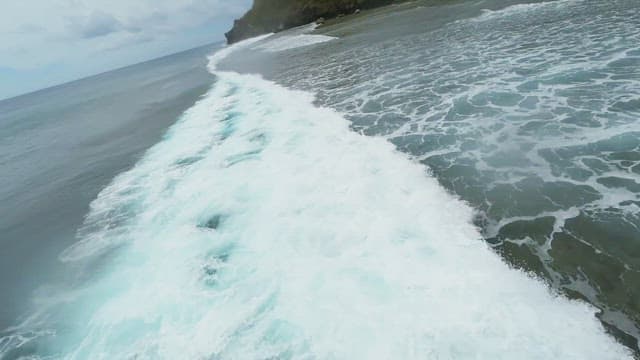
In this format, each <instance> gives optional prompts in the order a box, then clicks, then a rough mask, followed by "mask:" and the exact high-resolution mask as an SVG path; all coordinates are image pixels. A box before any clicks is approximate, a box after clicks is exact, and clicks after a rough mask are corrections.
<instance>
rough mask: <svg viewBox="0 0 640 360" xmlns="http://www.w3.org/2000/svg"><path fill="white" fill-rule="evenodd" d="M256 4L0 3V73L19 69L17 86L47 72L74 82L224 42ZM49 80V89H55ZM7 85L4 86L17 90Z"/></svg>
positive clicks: (175, 0)
mask: <svg viewBox="0 0 640 360" xmlns="http://www.w3.org/2000/svg"><path fill="white" fill-rule="evenodd" d="M251 2H252V0H20V1H4V2H3V4H2V5H1V6H0V34H1V35H0V68H5V69H13V70H15V71H14V72H13V73H12V74H14V75H15V76H13V77H12V78H11V81H13V82H19V80H16V79H19V77H20V76H23V75H25V76H26V74H28V73H29V72H31V73H33V74H34V76H33V77H34V78H41V77H42V76H41V75H42V74H43V72H42V71H43V69H48V70H47V71H56V72H60V71H63V69H66V70H64V71H66V72H67V73H65V75H64V76H62V75H61V74H58V73H56V74H52V75H55V76H51V77H48V78H50V79H53V78H55V79H61V78H63V77H66V78H67V79H68V80H72V79H74V78H78V77H81V76H86V75H89V74H91V73H96V72H101V71H106V70H109V69H112V68H114V67H119V66H124V65H128V64H132V63H135V62H139V61H143V60H148V59H151V58H154V57H158V56H162V55H167V54H169V53H172V52H176V51H180V50H185V49H187V48H190V47H195V46H198V45H201V44H205V43H211V42H214V41H218V40H222V39H223V32H224V31H226V30H227V29H228V28H229V27H230V26H231V24H232V21H233V19H234V18H237V17H239V16H240V15H241V14H242V13H243V12H245V11H246V10H247V9H248V8H249V6H250V5H251ZM53 65H55V66H53ZM16 74H17V75H16ZM35 75H37V76H35ZM42 78H43V84H44V85H51V84H50V83H46V81H45V80H46V79H44V77H42ZM3 80H5V81H4V83H3V84H0V88H2V87H4V88H5V89H6V88H7V86H11V85H10V84H9V85H7V84H6V82H7V81H6V79H3ZM48 81H49V82H51V81H53V80H48ZM56 81H58V80H56ZM18 85H19V84H16V87H18ZM44 85H43V86H44Z"/></svg>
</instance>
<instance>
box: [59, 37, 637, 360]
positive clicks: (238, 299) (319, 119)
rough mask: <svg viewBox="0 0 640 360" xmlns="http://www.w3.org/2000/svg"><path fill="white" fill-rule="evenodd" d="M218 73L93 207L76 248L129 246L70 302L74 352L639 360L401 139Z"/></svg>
mask: <svg viewBox="0 0 640 360" xmlns="http://www.w3.org/2000/svg"><path fill="white" fill-rule="evenodd" d="M254 41H255V39H254V40H250V41H248V42H245V43H241V44H239V45H234V46H232V47H229V48H228V51H233V49H237V48H241V47H244V46H247V44H251V43H253V42H254ZM228 51H227V52H228ZM222 56H223V55H217V56H213V57H212V66H211V67H212V68H214V69H215V63H216V62H217V61H220V60H221V58H222ZM216 75H217V78H218V81H217V82H216V84H215V85H214V87H213V88H212V89H211V91H210V92H209V93H208V94H207V96H206V97H205V98H204V99H202V100H201V101H199V102H198V103H197V104H196V105H195V106H194V107H193V108H191V109H190V110H188V111H187V112H186V113H185V114H184V116H183V117H182V119H181V120H180V121H179V122H178V123H176V124H175V125H174V126H173V127H172V128H171V129H170V130H169V132H168V133H167V135H166V136H165V139H164V140H163V141H162V142H160V143H159V144H157V145H156V146H154V147H153V148H152V149H150V150H149V151H148V153H147V154H146V155H145V157H144V158H143V159H142V160H141V161H140V162H139V163H138V164H137V166H135V167H134V168H133V169H131V170H130V171H127V172H125V173H123V174H122V175H120V176H119V177H118V178H116V179H115V180H114V182H113V183H112V184H111V185H109V186H108V187H107V188H106V189H105V190H104V191H102V193H101V194H100V195H99V198H98V199H97V200H96V201H95V202H94V203H93V204H92V209H91V214H90V215H89V217H88V219H87V223H86V227H85V240H84V242H82V246H78V247H76V248H74V250H73V251H72V253H73V258H74V259H76V260H79V259H83V258H84V259H90V258H92V257H94V256H95V254H100V253H101V254H104V253H105V251H107V250H109V249H115V248H117V249H118V251H117V252H115V253H114V254H113V255H112V258H111V260H110V261H109V265H108V266H106V267H103V268H102V269H103V271H102V276H101V277H99V278H97V279H95V280H93V281H92V283H91V284H90V285H88V286H87V287H86V288H85V289H80V290H78V291H77V292H76V295H75V296H76V298H74V299H72V300H69V299H67V300H66V301H67V302H68V303H69V305H68V307H67V308H66V311H65V312H63V313H61V316H63V317H64V318H65V319H66V321H67V322H70V323H71V324H72V327H74V328H76V329H77V330H79V331H78V332H77V337H76V338H73V339H68V338H67V339H65V341H64V343H63V344H59V347H61V348H62V349H63V350H60V351H59V352H60V353H63V354H65V358H69V359H76V358H77V359H80V358H91V359H102V358H105V359H106V358H109V359H112V358H137V359H158V358H168V359H175V358H191V359H195V358H222V359H265V358H291V359H328V358H334V359H418V358H420V359H423V358H434V359H435V358H438V359H471V358H474V359H477V358H482V359H514V358H517V359H551V358H561V359H580V360H584V359H594V360H595V359H597V360H603V359H605V360H606V359H611V360H614V359H615V360H619V359H624V358H630V357H629V355H628V354H627V352H626V351H625V350H624V349H623V348H622V347H621V346H620V345H618V344H617V343H616V342H615V341H614V340H612V339H611V338H610V337H608V336H607V335H606V334H605V332H604V330H603V328H602V326H601V325H600V323H599V322H598V321H597V320H596V318H595V317H594V312H595V309H593V308H592V307H590V306H587V305H585V304H583V303H580V302H573V301H569V300H567V299H564V298H560V297H557V296H555V295H553V294H551V293H550V292H549V290H548V289H547V288H546V287H545V286H544V285H543V284H542V283H540V282H538V281H536V280H535V279H532V278H530V277H528V276H527V275H525V274H524V273H522V272H519V271H515V270H512V269H509V268H508V267H507V265H505V264H504V263H503V262H502V261H501V260H500V259H499V257H498V256H497V255H495V254H494V253H493V252H491V251H490V250H489V249H488V248H487V246H486V245H485V243H484V242H483V241H481V239H480V235H479V233H478V232H477V230H476V229H475V227H474V226H473V225H472V224H471V217H472V211H471V209H470V208H469V207H468V206H466V205H465V204H464V203H462V202H460V201H459V200H457V199H455V198H453V197H452V196H450V195H449V194H448V193H446V192H445V191H444V190H443V189H442V188H441V187H440V186H439V185H438V183H437V182H436V181H435V180H434V179H433V178H431V177H428V176H426V174H425V169H424V168H423V167H422V166H420V165H419V164H416V163H414V162H411V161H409V160H408V159H407V158H406V157H405V156H404V155H402V154H400V153H398V152H397V151H395V150H394V148H393V146H392V145H391V144H389V143H388V142H386V141H384V140H382V139H379V138H370V137H365V136H361V135H359V134H356V133H354V132H351V131H350V130H349V123H348V121H347V120H345V119H344V118H343V117H342V116H341V115H340V114H339V113H337V112H335V111H333V110H331V109H327V108H318V107H315V106H314V105H313V96H312V95H310V94H308V93H304V92H299V91H292V90H288V89H286V88H283V87H281V86H278V85H275V84H273V83H271V82H268V81H265V80H263V79H261V78H259V77H257V76H252V75H240V74H236V73H229V72H218V73H216Z"/></svg>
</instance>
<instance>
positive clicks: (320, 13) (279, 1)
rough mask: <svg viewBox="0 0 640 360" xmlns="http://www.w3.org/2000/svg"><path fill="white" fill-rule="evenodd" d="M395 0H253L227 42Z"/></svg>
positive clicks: (230, 33) (227, 34)
mask: <svg viewBox="0 0 640 360" xmlns="http://www.w3.org/2000/svg"><path fill="white" fill-rule="evenodd" d="M392 2H393V0H254V2H253V7H252V8H251V10H249V11H248V12H247V13H246V14H244V16H242V17H241V18H240V19H238V20H236V21H235V22H234V24H233V28H232V29H231V30H229V32H227V33H226V34H225V36H226V37H227V42H228V43H229V44H232V43H234V42H237V41H240V40H243V39H246V38H250V37H253V36H257V35H261V34H265V33H270V32H277V31H281V30H285V29H288V28H292V27H295V26H300V25H304V24H308V23H310V22H313V21H315V20H316V19H318V18H321V17H322V18H327V19H329V18H333V17H336V16H339V15H341V14H351V13H353V12H355V11H356V10H357V9H363V10H364V9H370V8H374V7H378V6H382V5H388V4H391V3H392Z"/></svg>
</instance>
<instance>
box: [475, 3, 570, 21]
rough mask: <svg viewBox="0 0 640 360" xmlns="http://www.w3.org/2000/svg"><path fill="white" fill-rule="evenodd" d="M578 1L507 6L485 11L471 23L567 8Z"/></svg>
mask: <svg viewBox="0 0 640 360" xmlns="http://www.w3.org/2000/svg"><path fill="white" fill-rule="evenodd" d="M578 1H581V0H551V1H543V2H536V3H529V4H515V5H510V6H507V7H505V8H503V9H500V10H490V9H484V10H482V14H481V15H480V16H477V17H475V18H472V19H471V21H477V22H480V21H487V20H492V19H496V18H500V17H506V16H511V15H523V14H526V13H527V12H529V11H535V10H538V9H541V8H546V7H561V6H567V5H570V4H572V3H576V2H578Z"/></svg>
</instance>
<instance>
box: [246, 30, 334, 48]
mask: <svg viewBox="0 0 640 360" xmlns="http://www.w3.org/2000/svg"><path fill="white" fill-rule="evenodd" d="M336 39H337V38H336V37H332V36H326V35H310V34H298V35H293V36H279V37H273V38H271V39H267V40H265V41H263V42H261V43H260V44H257V45H256V46H255V48H256V49H258V50H262V51H267V52H278V51H284V50H290V49H295V48H300V47H304V46H309V45H315V44H319V43H323V42H327V41H332V40H336Z"/></svg>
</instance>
